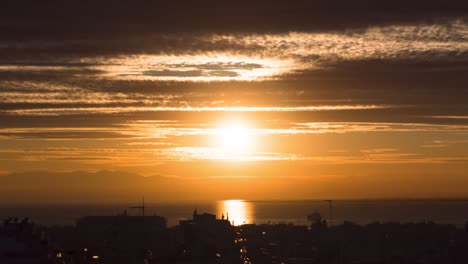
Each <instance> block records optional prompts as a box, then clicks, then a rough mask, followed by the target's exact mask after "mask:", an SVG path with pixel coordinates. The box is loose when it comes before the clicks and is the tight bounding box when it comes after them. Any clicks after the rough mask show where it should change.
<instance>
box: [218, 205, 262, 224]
mask: <svg viewBox="0 0 468 264" xmlns="http://www.w3.org/2000/svg"><path fill="white" fill-rule="evenodd" d="M253 213H254V210H253V206H252V203H250V202H246V201H243V200H223V201H218V202H217V204H216V214H217V215H218V217H219V216H221V215H224V216H225V217H226V218H227V217H228V216H229V221H231V223H232V224H234V225H242V224H250V223H252V222H253Z"/></svg>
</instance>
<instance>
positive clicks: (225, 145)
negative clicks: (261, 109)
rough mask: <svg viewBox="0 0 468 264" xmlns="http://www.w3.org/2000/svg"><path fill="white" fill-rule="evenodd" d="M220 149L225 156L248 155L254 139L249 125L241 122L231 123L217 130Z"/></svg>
mask: <svg viewBox="0 0 468 264" xmlns="http://www.w3.org/2000/svg"><path fill="white" fill-rule="evenodd" d="M216 137H217V140H218V148H220V150H221V151H222V152H223V153H224V154H226V155H227V154H237V155H238V154H246V153H247V152H249V151H250V150H251V147H252V144H253V142H252V138H251V135H250V133H249V128H248V127H247V125H246V124H245V123H243V122H240V121H230V122H227V123H225V124H223V125H222V126H221V127H219V128H218V129H216Z"/></svg>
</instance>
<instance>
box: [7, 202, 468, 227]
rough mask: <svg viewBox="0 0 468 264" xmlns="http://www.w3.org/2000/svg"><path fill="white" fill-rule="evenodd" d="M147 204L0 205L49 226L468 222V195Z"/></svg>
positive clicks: (8, 210) (8, 212)
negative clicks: (197, 221) (208, 220)
mask: <svg viewBox="0 0 468 264" xmlns="http://www.w3.org/2000/svg"><path fill="white" fill-rule="evenodd" d="M134 206H140V207H141V206H142V204H112V205H109V204H102V205H96V204H94V205H24V204H23V205H15V206H12V205H0V220H3V219H6V218H8V217H17V218H24V217H28V218H29V219H31V220H32V221H33V222H35V223H37V224H41V225H46V226H57V225H58V226H65V225H74V224H75V223H76V221H77V220H78V219H79V218H81V217H84V216H91V215H118V214H122V213H124V211H125V212H126V213H127V214H128V215H142V214H143V213H144V214H145V215H159V216H164V217H165V218H166V219H167V222H168V226H174V225H177V224H178V223H179V221H181V220H187V219H191V218H192V215H193V213H194V211H195V210H196V212H197V213H198V214H202V213H210V214H215V215H216V216H217V218H219V219H221V218H224V219H229V221H231V223H233V224H234V225H242V224H266V223H270V224H278V223H284V224H290V223H291V224H296V225H307V224H309V223H310V222H309V221H308V218H307V216H308V215H310V214H312V213H314V212H317V213H319V214H320V215H321V216H322V218H323V219H325V220H326V221H327V222H328V223H329V224H331V225H338V224H342V223H343V222H344V221H350V222H354V223H356V224H361V225H365V224H369V223H375V222H380V223H387V222H400V223H410V222H413V223H420V222H428V221H431V222H435V223H439V224H454V225H456V226H458V227H464V226H465V223H466V221H468V199H420V200H405V199H397V200H333V201H330V200H304V201H248V200H221V201H208V202H206V201H205V202H198V201H197V202H195V201H185V202H164V203H145V204H144V207H145V210H144V212H143V210H142V209H141V208H132V207H134Z"/></svg>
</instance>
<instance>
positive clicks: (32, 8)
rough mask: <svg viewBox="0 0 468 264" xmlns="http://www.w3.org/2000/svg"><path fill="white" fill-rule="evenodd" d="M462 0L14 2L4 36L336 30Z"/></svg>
mask: <svg viewBox="0 0 468 264" xmlns="http://www.w3.org/2000/svg"><path fill="white" fill-rule="evenodd" d="M467 10H468V4H467V3H466V1H462V0H452V1H440V0H426V1H423V0H414V1H403V0H394V1H379V2H376V1H371V0H359V1H352V2H343V1H338V0H331V1H330V0H328V1H306V0H297V1H294V2H285V1H263V0H262V1H247V0H240V1H223V2H222V3H221V2H219V1H215V0H204V1H196V2H187V1H143V0H139V1H134V2H132V3H128V2H126V1H110V0H105V1H99V2H96V1H89V0H88V1H79V2H75V3H69V2H63V1H40V2H38V1H33V0H25V1H9V2H7V3H3V4H2V9H1V13H0V17H1V20H0V21H1V24H2V25H3V28H2V32H3V34H2V38H16V39H22V38H24V37H25V36H30V37H32V36H34V37H36V38H37V37H44V36H49V37H57V36H60V37H61V36H63V35H68V36H85V35H89V34H91V35H94V36H95V37H98V36H99V35H101V34H104V35H107V34H123V33H125V34H132V33H133V34H135V33H136V34H138V33H145V32H146V33H148V32H227V31H228V32H229V31H231V32H232V31H237V32H259V31H260V32H278V31H290V30H306V31H308V30H324V29H326V30H333V29H343V28H350V27H363V26H364V27H365V26H368V25H369V24H386V23H406V22H412V21H418V20H430V19H433V18H437V17H451V16H463V15H466V12H467Z"/></svg>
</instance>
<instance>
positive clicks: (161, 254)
mask: <svg viewBox="0 0 468 264" xmlns="http://www.w3.org/2000/svg"><path fill="white" fill-rule="evenodd" d="M309 220H310V221H311V224H310V225H309V226H299V225H293V224H262V225H255V224H245V225H242V226H233V225H232V224H231V222H230V220H229V218H228V217H226V218H225V217H224V215H223V216H222V217H221V219H217V218H216V215H213V214H207V213H204V214H198V212H197V211H195V212H194V213H193V215H192V219H190V220H182V221H180V223H179V224H178V225H176V226H174V227H167V221H166V219H165V218H164V217H161V216H157V215H153V216H133V215H128V214H127V213H126V212H124V213H122V214H120V215H116V216H87V217H84V218H81V219H79V220H78V221H77V223H76V225H74V226H63V227H44V226H40V225H36V224H34V223H32V222H31V221H29V219H27V218H25V219H22V220H20V219H17V218H8V219H5V220H4V221H3V224H2V225H1V227H0V263H2V264H4V263H5V264H8V263H27V264H29V263H38V264H42V263H44V264H52V263H53V264H58V263H60V264H70V263H73V264H84V263H86V264H88V263H93V264H98V263H111V264H120V263H122V264H133V263H227V264H230V263H232V264H234V263H236V264H237V263H242V264H249V263H257V264H263V263H278V264H280V263H284V264H289V263H292V264H302V263H312V264H314V263H317V264H319V263H323V264H329V263H330V264H332V263H337V264H340V263H353V264H357V263H379V264H380V263H382V264H387V263H428V264H429V263H430V264H434V263H444V264H446V263H468V224H467V225H465V228H464V229H462V228H457V227H456V226H455V225H449V224H436V223H433V222H422V223H405V224H402V223H372V224H368V225H365V226H361V225H356V224H354V223H351V222H344V223H343V224H339V225H334V226H329V225H328V224H327V222H326V221H325V220H323V219H322V218H321V216H320V215H319V214H317V213H315V214H313V215H311V216H309Z"/></svg>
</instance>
